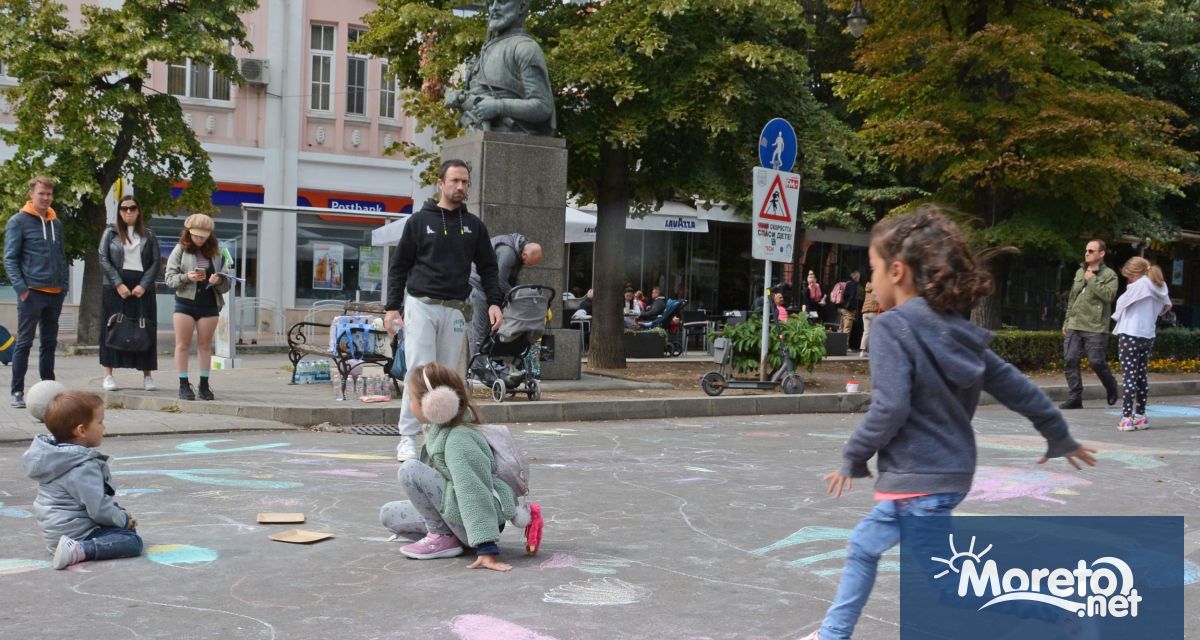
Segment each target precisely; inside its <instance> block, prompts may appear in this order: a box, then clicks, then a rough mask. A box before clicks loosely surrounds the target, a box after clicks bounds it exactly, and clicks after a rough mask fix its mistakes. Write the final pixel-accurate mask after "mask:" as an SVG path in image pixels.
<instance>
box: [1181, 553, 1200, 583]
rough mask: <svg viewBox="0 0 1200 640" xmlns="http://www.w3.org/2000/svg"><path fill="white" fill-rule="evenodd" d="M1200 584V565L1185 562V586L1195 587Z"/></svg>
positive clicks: (1188, 561) (1189, 561)
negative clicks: (1194, 585)
mask: <svg viewBox="0 0 1200 640" xmlns="http://www.w3.org/2000/svg"><path fill="white" fill-rule="evenodd" d="M1197 582H1200V564H1196V563H1195V562H1192V561H1191V560H1184V561H1183V586H1185V587H1186V586H1188V585H1193V584H1196V583H1197Z"/></svg>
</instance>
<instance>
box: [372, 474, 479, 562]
mask: <svg viewBox="0 0 1200 640" xmlns="http://www.w3.org/2000/svg"><path fill="white" fill-rule="evenodd" d="M396 478H397V479H398V480H400V485H401V486H403V487H404V493H406V494H408V500H396V501H395V502H389V503H387V504H385V505H383V508H382V509H380V510H379V522H380V524H382V525H383V526H384V528H386V529H387V530H389V531H391V532H392V533H396V534H399V535H402V536H424V535H425V534H426V533H437V534H441V535H448V534H454V537H456V538H458V540H459V542H461V543H463V544H464V545H465V544H466V543H467V531H466V529H464V528H463V527H462V526H461V525H456V524H452V523H449V522H446V520H445V519H444V518H442V514H441V512H440V511H438V506H439V505H441V504H442V491H443V490H444V489H445V488H446V479H445V478H443V477H442V474H440V473H438V472H437V469H434V468H433V467H431V466H429V465H427V464H425V463H424V462H421V461H419V460H406V461H405V462H404V463H403V464H401V465H400V470H399V471H397V472H396Z"/></svg>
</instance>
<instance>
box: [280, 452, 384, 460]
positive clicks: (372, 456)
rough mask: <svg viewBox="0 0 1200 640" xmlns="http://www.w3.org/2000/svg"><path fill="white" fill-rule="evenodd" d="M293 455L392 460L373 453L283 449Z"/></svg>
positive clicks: (335, 458) (340, 458)
mask: <svg viewBox="0 0 1200 640" xmlns="http://www.w3.org/2000/svg"><path fill="white" fill-rule="evenodd" d="M284 453H287V454H289V455H293V456H311V457H314V458H333V459H334V460H393V458H390V457H388V456H380V455H375V454H373V453H316V452H312V451H285V452H284Z"/></svg>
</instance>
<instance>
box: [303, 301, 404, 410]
mask: <svg viewBox="0 0 1200 640" xmlns="http://www.w3.org/2000/svg"><path fill="white" fill-rule="evenodd" d="M323 310H327V311H333V312H335V313H336V314H337V315H363V316H378V317H380V318H382V317H383V315H384V313H385V310H384V308H383V305H382V304H380V303H378V302H346V303H345V305H344V306H342V307H341V308H340V309H338V308H337V307H336V306H335V307H325V308H324V309H323ZM339 311H340V313H338V312H339ZM318 329H323V330H324V332H323V335H318V334H317V330H318ZM330 329H331V324H330V323H328V322H316V321H315V320H312V319H306V320H302V321H300V322H297V323H296V324H293V325H292V327H291V328H290V329H288V335H287V341H288V360H290V361H291V363H292V384H297V380H296V371H297V369H298V367H299V366H300V361H301V360H303V359H304V358H306V357H308V356H315V357H319V358H328V359H329V360H331V361H333V364H334V366H335V367H336V368H337V371H338V373H339V374H341V376H342V390H343V392H344V391H345V388H346V379H347V378H349V377H350V375H351V371H353V370H354V369H355V368H356V367H359V366H362V365H377V366H379V367H381V368H383V372H384V374H385V375H387V376H388V377H389V378H390V377H391V371H392V360H393V358H394V354H395V352H396V349H397V348H398V346H397V344H396V342H395V341H394V340H392V338H391V336H389V335H388V333H387V331H381V330H375V331H372V333H374V334H375V339H376V342H377V343H378V344H387V343H386V342H385V341H389V340H390V341H391V344H392V349H391V353H392V354H393V355H384V354H382V353H378V352H366V353H358V354H351V353H350V352H349V351H348V350H339V351H338V352H336V353H335V352H332V351H330V349H329V331H330ZM392 387H393V388H394V389H395V390H396V392H397V393H399V392H400V383H399V382H398V381H397V380H395V379H394V378H393V379H392Z"/></svg>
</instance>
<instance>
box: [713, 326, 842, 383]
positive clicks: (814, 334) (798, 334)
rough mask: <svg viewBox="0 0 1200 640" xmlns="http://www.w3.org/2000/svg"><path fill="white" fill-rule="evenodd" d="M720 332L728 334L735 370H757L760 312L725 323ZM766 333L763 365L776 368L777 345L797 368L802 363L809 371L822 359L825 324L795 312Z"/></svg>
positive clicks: (778, 355)
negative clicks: (786, 352) (765, 363)
mask: <svg viewBox="0 0 1200 640" xmlns="http://www.w3.org/2000/svg"><path fill="white" fill-rule="evenodd" d="M720 335H721V336H723V337H725V338H728V339H729V342H730V344H731V346H732V347H733V367H734V370H735V371H737V372H738V373H750V372H752V371H758V359H759V354H760V353H761V350H762V314H754V315H751V316H750V317H749V318H748V319H747V320H746V321H745V322H742V323H739V324H736V325H733V326H726V327H725V328H724V329H723V330H722V332H721V334H720ZM767 336H768V342H767V366H768V367H770V368H771V370H775V369H777V368H778V367H779V365H780V364H782V362H783V357H782V355H781V354H782V351H781V349H787V350H788V355H790V356H791V358H792V364H793V365H795V367H796V369H797V370H799V369H800V368H801V367H803V368H804V369H807V370H808V372H809V373H812V371H813V369H814V368H816V366H817V365H818V364H820V363H821V361H822V360H824V359H825V327H823V326H821V325H820V324H812V323H809V322H808V320H807V319H806V318H803V317H800V316H799V315H797V316H796V317H794V318H788V320H787V321H786V322H780V323H778V324H775V325H773V326H772V327H771V330H770V331H769V332H768V333H767ZM713 337H716V335H715V334H714V336H713Z"/></svg>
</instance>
